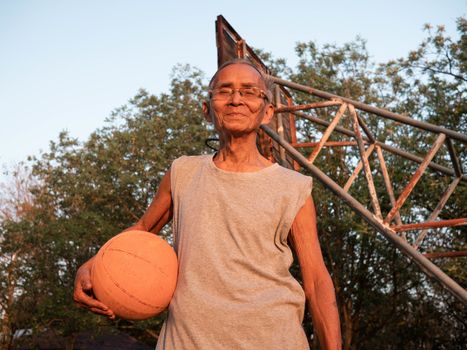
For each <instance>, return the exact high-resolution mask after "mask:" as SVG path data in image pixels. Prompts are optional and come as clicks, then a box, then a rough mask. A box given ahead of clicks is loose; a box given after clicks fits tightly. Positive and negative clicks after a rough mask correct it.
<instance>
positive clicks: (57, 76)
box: [0, 0, 467, 165]
mask: <svg viewBox="0 0 467 350" xmlns="http://www.w3.org/2000/svg"><path fill="white" fill-rule="evenodd" d="M466 10H467V6H466V1H464V0H445V1H440V0H438V1H435V0H412V1H410V0H405V1H401V0H392V1H379V0H373V1H369V0H368V1H366V0H354V1H344V0H340V1H332V0H328V1H315V0H309V1H300V0H288V1H275V0H270V1H253V0H249V1H244V0H238V1H223V0H217V1H176V0H172V1H170V2H169V1H165V2H162V1H148V0H145V1H143V0H134V1H129V0H128V1H119V0H113V1H110V0H100V1H97V0H94V1H88V0H81V1H59V0H56V1H48V0H41V1H38V0H37V1H33V0H30V1H25V0H10V1H7V0H0V120H1V127H0V165H1V164H7V165H10V164H12V163H15V162H19V161H22V160H25V159H26V157H27V156H28V155H38V154H40V152H41V151H46V150H47V149H48V144H49V141H50V140H55V139H56V138H57V136H58V133H59V132H60V131H62V130H68V131H69V132H70V134H71V135H72V136H74V137H78V138H79V139H81V140H84V139H86V137H87V136H88V135H89V134H90V133H91V132H92V131H93V130H95V129H97V128H99V127H102V126H103V125H104V120H105V118H106V117H107V116H109V115H110V113H111V111H112V110H113V109H115V108H117V107H119V106H121V105H123V104H125V103H126V102H127V100H128V99H130V98H131V97H132V96H134V95H135V93H136V92H137V91H138V89H139V88H145V89H147V90H148V91H150V92H151V93H156V94H157V93H160V92H163V91H166V90H167V89H168V86H169V81H170V73H171V70H172V67H173V66H174V65H175V64H177V63H183V64H184V63H189V64H191V65H193V66H196V67H198V68H200V69H201V70H203V71H204V72H206V74H207V75H211V74H212V73H213V72H214V71H215V68H216V62H217V61H216V59H217V58H216V45H215V32H214V21H215V19H216V16H217V15H218V14H222V15H223V16H224V17H225V18H226V19H227V20H228V21H229V22H230V23H231V24H232V25H233V27H234V28H235V29H236V30H237V31H238V32H239V33H240V35H242V36H243V37H244V38H245V39H246V40H247V42H248V43H249V44H250V45H252V46H255V47H258V48H262V49H264V50H267V51H270V52H272V53H273V55H274V56H275V57H284V58H286V59H287V61H288V63H289V65H292V66H293V65H294V64H295V63H296V58H295V54H294V47H295V44H296V42H299V41H309V40H316V41H317V42H318V43H320V44H324V43H337V44H342V43H344V42H347V41H350V40H353V39H355V37H356V36H357V35H360V36H361V37H363V38H364V39H366V40H367V47H368V50H369V52H370V54H371V55H372V57H373V59H374V60H375V61H376V62H382V61H386V60H388V59H392V58H397V57H400V56H404V55H405V54H406V53H407V52H408V51H409V50H411V49H414V48H416V47H417V45H418V43H419V42H420V41H421V40H422V38H423V37H424V33H423V31H422V27H423V24H424V23H431V24H433V25H439V24H444V25H445V26H446V30H447V32H448V34H450V35H452V36H455V37H457V34H456V29H455V20H456V18H457V17H460V16H465V15H466V12H467V11H466Z"/></svg>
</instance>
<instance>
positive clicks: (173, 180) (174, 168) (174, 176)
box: [170, 156, 184, 199]
mask: <svg viewBox="0 0 467 350" xmlns="http://www.w3.org/2000/svg"><path fill="white" fill-rule="evenodd" d="M183 157H184V156H181V157H179V158H177V159H175V160H174V161H173V162H172V165H171V166H170V190H171V192H172V199H174V194H175V192H176V190H177V180H178V168H179V163H180V162H183V159H182V158H183Z"/></svg>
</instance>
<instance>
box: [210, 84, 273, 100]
mask: <svg viewBox="0 0 467 350" xmlns="http://www.w3.org/2000/svg"><path fill="white" fill-rule="evenodd" d="M235 91H238V93H239V94H240V96H241V97H242V99H243V100H245V101H251V102H253V101H255V100H256V99H258V98H264V99H265V100H266V101H268V100H269V99H268V96H267V95H266V93H265V92H264V91H263V90H261V89H259V88H257V87H254V86H252V87H241V88H237V89H234V88H230V87H220V88H217V89H212V90H209V94H210V95H211V96H213V97H215V98H217V99H219V100H228V99H230V98H231V97H232V96H233V94H234V93H235Z"/></svg>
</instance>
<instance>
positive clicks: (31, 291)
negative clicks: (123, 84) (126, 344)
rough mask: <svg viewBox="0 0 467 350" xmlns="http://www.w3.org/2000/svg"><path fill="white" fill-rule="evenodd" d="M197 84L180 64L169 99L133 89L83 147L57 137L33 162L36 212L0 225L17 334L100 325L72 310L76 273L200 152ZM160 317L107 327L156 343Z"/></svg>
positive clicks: (196, 75) (198, 78) (202, 132)
mask: <svg viewBox="0 0 467 350" xmlns="http://www.w3.org/2000/svg"><path fill="white" fill-rule="evenodd" d="M202 79H203V75H202V73H201V72H200V71H198V70H196V69H193V68H191V67H189V66H178V67H176V68H175V69H174V72H173V77H172V83H171V88H170V91H169V92H168V93H163V94H160V95H159V96H155V95H151V94H149V93H148V92H147V91H145V90H141V91H139V92H138V94H137V95H136V96H135V97H134V98H133V99H131V100H130V101H129V103H128V104H127V105H125V106H123V107H120V108H118V109H117V110H115V111H114V112H113V113H112V116H111V117H110V118H109V119H108V120H107V122H106V125H105V126H104V127H103V128H101V129H99V130H97V131H95V132H94V133H92V134H91V135H90V137H89V138H88V140H86V141H85V142H80V141H78V140H76V139H73V138H72V137H70V135H68V134H67V133H65V132H63V133H61V134H60V135H59V138H58V140H57V141H56V142H51V144H50V149H49V151H48V152H47V153H45V154H43V155H42V157H41V158H39V159H33V160H32V162H33V165H34V166H33V174H34V176H35V177H36V178H37V179H38V184H37V185H36V186H35V187H34V188H32V189H31V191H32V192H33V193H34V195H35V208H36V209H35V211H34V213H31V215H29V216H28V217H23V218H22V220H20V221H19V222H13V221H5V222H2V225H1V229H2V231H1V237H2V238H3V242H2V243H3V245H2V251H1V253H2V256H6V255H5V254H7V253H8V252H14V251H16V250H17V249H20V250H21V252H20V256H21V268H19V270H18V271H19V272H20V277H21V282H20V284H21V285H20V286H19V288H20V290H21V293H22V294H21V295H20V296H18V298H17V303H18V304H22V306H25V305H28V307H25V308H24V309H22V310H21V312H22V313H23V315H24V317H23V319H22V320H19V319H18V320H17V324H16V325H15V328H16V329H33V330H34V331H36V332H38V333H39V332H41V331H45V330H50V329H53V330H54V331H55V332H57V333H58V334H62V335H65V336H72V335H73V334H75V333H76V332H79V331H80V330H99V329H102V327H96V326H97V325H102V324H103V323H104V324H105V323H106V322H104V320H103V319H102V318H101V317H98V316H94V315H91V314H90V313H89V312H85V311H83V310H80V309H78V308H76V307H74V305H73V302H72V291H73V280H74V275H75V272H76V270H77V268H78V267H79V266H80V265H81V264H82V263H83V262H84V261H86V260H87V259H88V258H89V257H91V256H92V255H94V254H95V253H96V252H97V249H98V248H99V247H100V246H101V245H102V244H103V243H104V242H105V241H106V240H107V239H109V238H110V237H111V236H113V235H115V234H116V233H118V232H120V231H121V230H122V229H124V228H126V227H128V226H130V225H132V224H133V223H134V222H135V221H136V220H137V219H138V218H139V217H140V216H141V215H142V214H143V212H144V210H145V209H146V208H147V206H148V205H149V203H150V201H151V199H152V197H153V196H154V193H155V191H156V190H157V187H158V184H159V182H160V180H161V178H162V176H163V175H164V173H165V172H166V171H167V170H168V168H169V167H170V164H171V162H172V161H173V160H174V159H175V158H177V157H179V156H181V155H184V154H200V153H203V152H205V151H206V147H205V146H204V140H205V139H206V138H207V137H208V136H209V131H208V129H207V127H206V125H205V123H204V119H203V117H202V113H201V108H200V101H201V100H202V99H203V98H204V91H205V89H204V86H203V84H202ZM168 233H170V230H166V231H165V234H168ZM18 278H19V277H18ZM161 320H162V319H161V318H157V319H154V320H151V321H148V322H139V323H138V322H134V323H130V322H123V321H118V322H115V325H114V326H116V327H117V328H121V329H124V330H125V331H127V332H129V333H134V334H137V335H138V336H139V337H140V338H143V339H146V340H147V341H148V342H152V343H155V337H156V336H157V333H154V330H158V329H159V328H160V325H161ZM145 329H150V330H152V331H151V332H147V331H146V330H145Z"/></svg>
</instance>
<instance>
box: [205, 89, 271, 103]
mask: <svg viewBox="0 0 467 350" xmlns="http://www.w3.org/2000/svg"><path fill="white" fill-rule="evenodd" d="M252 88H253V89H258V90H259V92H260V93H261V95H260V96H256V97H258V98H262V99H264V100H266V102H270V101H269V97H268V95H267V94H266V92H265V91H264V90H263V89H260V88H259V87H256V86H244V87H239V88H231V87H228V86H221V87H219V88H214V89H210V90H208V93H209V98H210V99H211V98H212V96H213V92H214V90H218V89H231V90H232V93H231V94H230V95H229V98H232V96H233V95H234V93H235V91H238V93H239V94H240V96H241V97H242V98H243V94H242V93H241V92H240V90H241V89H252Z"/></svg>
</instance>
